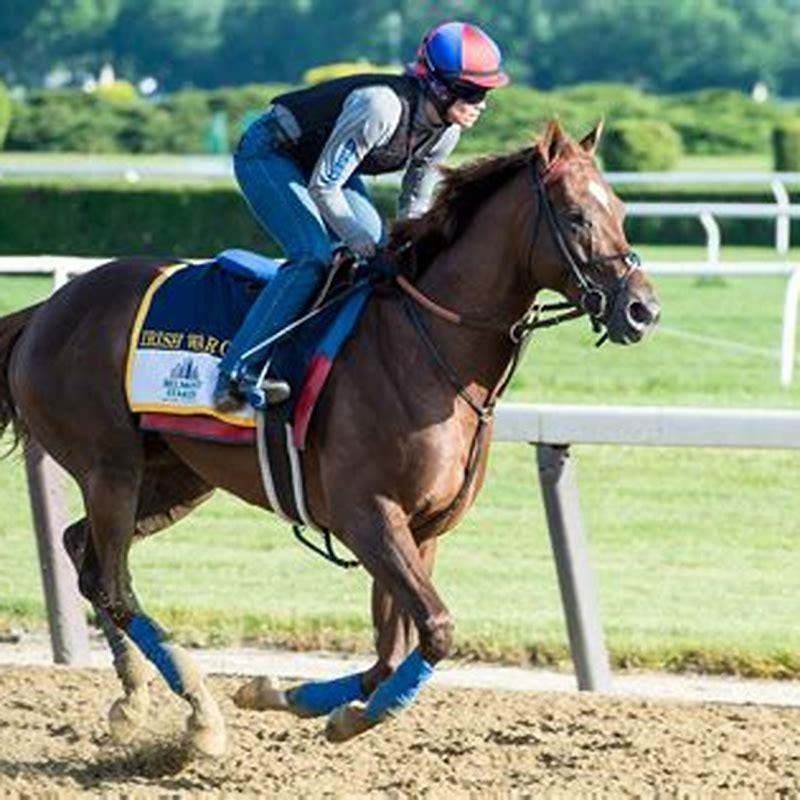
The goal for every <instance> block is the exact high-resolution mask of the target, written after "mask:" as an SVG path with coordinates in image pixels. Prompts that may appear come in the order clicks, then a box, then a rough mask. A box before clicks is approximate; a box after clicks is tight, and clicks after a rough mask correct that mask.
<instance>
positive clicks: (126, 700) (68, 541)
mask: <svg viewBox="0 0 800 800" xmlns="http://www.w3.org/2000/svg"><path fill="white" fill-rule="evenodd" d="M64 547H65V548H66V551H67V553H68V554H69V556H70V558H71V559H72V563H73V564H74V565H75V569H76V571H77V572H78V580H79V583H80V585H81V586H82V588H83V587H86V592H87V599H89V601H90V602H92V600H91V588H90V587H91V586H93V585H97V584H98V582H99V566H98V563H97V554H96V553H95V551H94V544H93V543H92V538H91V533H90V530H89V522H88V520H87V519H85V518H84V519H81V520H79V521H78V522H75V523H73V524H72V525H70V526H69V527H68V528H67V529H66V531H64ZM92 608H93V609H94V612H95V615H96V616H97V620H98V622H99V623H100V628H101V630H102V631H103V635H104V636H105V638H106V641H107V642H108V645H109V647H110V648H111V653H112V656H113V659H114V669H115V671H116V673H117V676H118V677H119V679H120V682H121V683H122V688H123V691H124V692H125V694H124V696H123V697H120V698H118V699H117V700H115V701H114V704H113V705H112V706H111V709H110V710H109V712H108V721H109V727H110V729H111V735H112V736H113V737H114V739H115V740H116V741H117V742H119V743H120V744H125V743H127V742H130V741H131V740H132V739H133V736H134V735H135V733H136V731H137V730H138V728H139V727H140V726H141V725H142V723H143V722H144V720H145V717H146V715H147V711H148V709H149V707H150V691H149V689H148V684H149V683H150V681H151V680H152V679H153V678H154V677H155V670H154V668H153V667H152V665H151V664H150V663H149V662H148V661H147V660H146V659H145V657H144V656H143V655H142V654H141V653H140V652H139V649H138V648H137V647H136V646H135V645H134V643H133V642H132V641H131V640H130V639H129V638H128V637H127V636H126V635H125V632H124V631H123V630H122V629H121V628H118V627H117V625H116V624H115V623H114V621H113V620H112V619H111V615H110V614H109V613H108V611H107V610H106V609H104V608H101V607H100V606H99V605H97V603H95V602H92Z"/></svg>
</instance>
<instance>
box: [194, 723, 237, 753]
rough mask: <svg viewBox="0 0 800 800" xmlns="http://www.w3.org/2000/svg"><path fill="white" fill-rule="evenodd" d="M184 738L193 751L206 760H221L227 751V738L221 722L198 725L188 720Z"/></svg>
mask: <svg viewBox="0 0 800 800" xmlns="http://www.w3.org/2000/svg"><path fill="white" fill-rule="evenodd" d="M186 737H187V740H188V742H189V745H190V746H191V748H192V749H193V750H195V751H196V752H197V753H199V754H200V755H203V756H206V757H208V758H221V757H222V756H224V755H225V753H226V751H227V749H228V736H227V734H226V732H225V724H224V723H223V722H219V723H217V724H212V725H198V724H197V723H193V722H192V719H191V718H190V719H189V724H188V726H187V728H186Z"/></svg>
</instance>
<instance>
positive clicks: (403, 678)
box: [364, 648, 433, 722]
mask: <svg viewBox="0 0 800 800" xmlns="http://www.w3.org/2000/svg"><path fill="white" fill-rule="evenodd" d="M432 675H433V665H432V664H429V663H428V662H427V661H426V660H425V659H424V658H423V657H422V654H421V653H420V652H419V648H417V649H416V650H414V651H413V652H412V653H411V654H410V655H409V656H407V657H406V660H405V661H404V662H403V663H402V664H401V665H400V666H399V667H398V668H397V671H396V672H395V673H394V675H392V677H391V678H389V680H387V681H384V682H383V683H382V684H381V685H380V686H378V688H377V689H376V690H375V691H374V692H373V693H372V696H371V697H370V698H369V703H367V707H366V709H365V710H364V716H365V717H366V718H367V719H368V720H370V721H371V722H379V721H380V720H382V719H383V718H384V717H385V716H387V715H388V714H396V713H397V712H399V711H402V710H403V709H404V708H406V707H407V706H409V705H411V703H413V702H414V700H415V699H416V697H417V695H418V694H419V690H420V689H421V688H422V687H423V686H424V685H425V683H426V682H427V681H428V680H430V678H431V676H432Z"/></svg>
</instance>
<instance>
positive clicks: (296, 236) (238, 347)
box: [220, 113, 383, 377]
mask: <svg viewBox="0 0 800 800" xmlns="http://www.w3.org/2000/svg"><path fill="white" fill-rule="evenodd" d="M233 163H234V172H235V174H236V180H237V181H238V183H239V186H240V187H241V190H242V192H243V193H244V196H245V198H246V199H247V202H248V204H249V206H250V209H251V210H252V212H253V214H254V215H255V217H256V219H258V221H259V222H260V223H261V225H262V226H263V227H264V228H265V230H266V231H267V233H269V234H270V236H272V238H273V239H275V240H276V241H277V242H278V243H279V244H280V245H281V247H282V248H283V250H284V252H285V253H286V258H287V260H286V262H285V263H284V264H283V266H281V268H280V269H279V270H278V273H277V275H276V276H275V277H274V278H273V279H272V280H271V281H270V282H269V283H268V284H267V286H266V287H265V288H264V290H263V291H262V292H261V294H260V295H259V296H258V298H257V299H256V301H255V303H254V304H253V307H252V308H251V309H250V312H249V313H248V315H247V317H246V318H245V321H244V323H243V324H242V327H241V328H240V330H239V332H238V333H237V334H236V336H235V337H234V339H233V341H232V342H231V345H230V347H229V348H228V351H227V353H226V354H225V357H224V358H223V359H222V361H221V362H220V371H221V372H222V373H224V374H227V375H229V376H230V375H234V376H236V377H242V375H243V374H244V373H245V369H244V368H245V367H246V366H248V365H245V364H242V363H240V359H241V357H242V354H243V353H245V352H247V351H248V350H249V349H250V348H252V347H254V346H255V345H257V344H259V343H260V342H262V341H264V340H265V339H267V338H269V337H270V336H272V335H273V334H275V333H277V332H278V331H279V330H280V329H281V328H284V327H285V326H286V325H288V324H289V323H291V322H292V321H293V320H295V319H296V318H297V317H298V316H299V315H300V314H301V313H302V312H303V311H304V310H305V309H306V308H307V307H308V305H309V304H310V303H311V301H312V300H313V298H314V296H315V295H316V293H317V292H318V291H319V289H320V288H321V286H322V284H323V282H324V279H325V276H326V272H327V270H328V268H329V266H330V263H331V254H332V249H333V246H332V239H333V234H332V232H331V231H330V230H329V228H328V227H327V226H326V225H325V222H324V221H323V219H322V216H321V214H320V212H319V209H318V208H317V206H316V203H315V202H314V200H313V199H312V198H311V195H310V193H309V191H308V186H307V182H306V179H305V177H304V175H303V173H302V171H301V170H300V168H299V167H298V166H297V164H296V163H295V162H294V161H292V159H291V158H290V157H289V156H288V155H286V154H285V153H284V152H283V151H282V150H281V149H280V147H279V144H278V138H277V134H276V132H275V128H274V123H273V122H272V121H271V120H270V114H269V113H267V114H265V115H264V116H262V117H261V118H259V119H258V120H256V121H255V122H254V123H253V124H252V125H251V126H250V128H248V130H247V131H246V133H245V135H244V136H243V137H242V141H241V142H240V144H239V147H238V149H237V151H236V153H235V155H234V160H233ZM343 191H344V194H345V197H346V199H347V201H348V203H349V205H350V207H351V208H352V210H353V213H354V214H355V215H356V217H357V218H358V220H359V222H360V223H361V224H362V225H363V226H364V227H365V228H366V229H367V230H368V231H369V232H370V234H371V235H372V236H373V238H374V239H375V241H376V242H379V241H380V240H381V237H382V234H383V223H382V221H381V218H380V215H379V214H378V212H377V211H376V210H375V207H374V206H373V205H372V202H371V201H370V199H369V195H368V193H367V190H366V187H365V186H364V183H363V181H362V180H361V178H359V177H358V176H357V175H353V176H352V177H351V178H350V179H349V180H348V181H347V183H346V184H345V185H344V187H343ZM267 356H268V353H266V352H264V351H259V354H258V358H257V359H256V360H255V361H254V364H253V366H255V365H256V363H263V362H264V360H265V359H266V357H267Z"/></svg>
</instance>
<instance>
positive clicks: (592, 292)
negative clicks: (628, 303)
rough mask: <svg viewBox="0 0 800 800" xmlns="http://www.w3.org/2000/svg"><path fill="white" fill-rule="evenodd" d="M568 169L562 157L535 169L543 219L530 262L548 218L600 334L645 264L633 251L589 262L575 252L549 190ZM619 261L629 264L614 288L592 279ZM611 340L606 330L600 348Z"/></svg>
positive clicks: (584, 308) (581, 301)
mask: <svg viewBox="0 0 800 800" xmlns="http://www.w3.org/2000/svg"><path fill="white" fill-rule="evenodd" d="M568 169H569V162H567V161H565V160H563V159H561V158H558V157H557V158H556V159H554V160H553V161H552V162H551V163H550V164H549V165H548V166H547V168H546V169H545V170H544V171H542V172H539V171H538V170H537V168H536V167H534V185H535V187H536V192H537V195H538V197H539V210H538V217H539V219H537V224H536V229H535V233H534V236H533V238H532V239H531V245H530V251H529V256H528V263H531V262H532V256H533V250H534V249H535V247H536V242H537V239H538V234H539V230H538V228H539V220H540V219H541V217H542V215H544V217H545V218H546V219H547V222H548V225H549V226H550V232H551V234H552V236H553V240H554V241H555V243H556V246H557V248H558V251H559V253H560V255H561V258H562V260H563V263H564V264H565V265H566V266H567V268H568V270H569V272H570V273H571V275H572V277H573V279H574V280H575V282H576V283H577V285H578V288H579V290H580V296H579V298H578V307H579V308H580V309H581V310H582V311H584V312H585V313H586V314H587V316H588V317H589V319H590V320H591V322H592V326H593V328H594V330H595V332H600V330H601V328H602V327H603V326H607V325H608V322H609V320H610V318H611V315H612V314H613V313H614V308H615V306H616V300H617V298H618V297H619V296H620V295H621V294H622V292H624V291H626V290H627V289H628V285H629V283H630V279H631V277H632V275H633V274H634V273H635V272H637V271H638V270H639V269H641V266H642V262H641V259H640V258H639V256H638V255H637V254H636V253H635V252H634V251H633V250H625V251H623V252H621V253H609V254H601V255H595V256H592V257H590V258H589V259H582V258H580V257H579V256H578V255H577V254H576V253H575V251H574V250H573V248H572V246H571V245H570V243H569V238H568V236H567V234H566V232H565V230H564V227H563V225H562V223H561V219H562V216H563V215H562V214H558V213H556V211H555V210H554V208H553V204H552V203H551V202H550V198H549V197H548V195H547V187H548V186H549V185H551V184H552V183H555V181H556V180H558V179H559V178H561V177H563V175H564V174H565V173H566V172H567V170H568ZM618 260H619V261H622V262H623V264H624V265H625V271H624V272H623V274H622V275H619V276H618V277H617V278H616V280H615V281H614V285H613V286H612V287H607V286H604V285H603V284H601V283H598V282H597V281H596V280H594V279H593V278H592V277H591V272H592V271H593V270H594V268H596V267H599V266H603V265H605V264H608V263H610V262H612V261H618ZM560 321H562V320H560ZM607 337H608V332H607V331H606V332H605V333H604V334H603V336H602V337H601V339H600V341H599V342H598V343H597V346H598V347H599V346H600V345H601V344H602V343H603V342H604V341H605V340H606V338H607Z"/></svg>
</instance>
